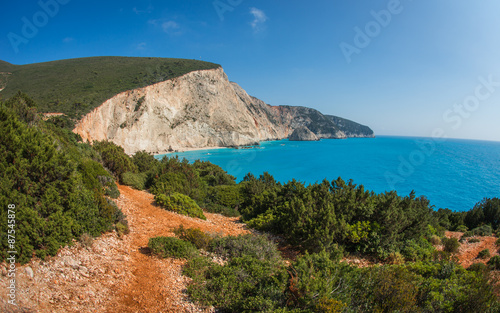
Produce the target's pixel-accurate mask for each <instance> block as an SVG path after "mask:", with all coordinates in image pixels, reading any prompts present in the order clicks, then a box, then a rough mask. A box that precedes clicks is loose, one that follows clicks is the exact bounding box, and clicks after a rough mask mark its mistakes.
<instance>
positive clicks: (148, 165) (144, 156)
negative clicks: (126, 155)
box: [132, 151, 160, 173]
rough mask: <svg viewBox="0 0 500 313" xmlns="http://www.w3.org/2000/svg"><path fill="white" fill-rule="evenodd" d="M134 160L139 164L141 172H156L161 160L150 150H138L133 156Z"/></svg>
mask: <svg viewBox="0 0 500 313" xmlns="http://www.w3.org/2000/svg"><path fill="white" fill-rule="evenodd" d="M132 162H134V164H135V166H137V170H138V171H139V173H146V172H154V171H155V170H156V169H157V167H158V165H159V163H160V162H159V161H158V160H157V159H156V158H155V157H154V155H152V154H151V153H149V152H146V151H138V152H136V153H135V154H134V155H133V156H132Z"/></svg>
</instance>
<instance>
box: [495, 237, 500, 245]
mask: <svg viewBox="0 0 500 313" xmlns="http://www.w3.org/2000/svg"><path fill="white" fill-rule="evenodd" d="M495 245H497V246H500V238H498V239H497V241H495Z"/></svg>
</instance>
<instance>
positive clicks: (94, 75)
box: [0, 57, 220, 118]
mask: <svg viewBox="0 0 500 313" xmlns="http://www.w3.org/2000/svg"><path fill="white" fill-rule="evenodd" d="M218 67H220V65H218V64H214V63H209V62H203V61H196V60H186V59H170V58H131V57H91V58H80V59H69V60H59V61H52V62H45V63H34V64H26V65H13V64H10V63H7V62H4V61H1V62H0V72H10V73H12V74H11V75H9V76H8V78H7V79H8V83H7V87H6V88H5V89H4V90H3V91H2V92H1V93H0V95H2V97H4V99H6V98H9V97H12V96H13V95H14V94H15V93H16V92H17V91H19V90H21V91H22V92H24V93H26V94H28V95H29V96H30V97H31V98H33V99H34V100H35V101H36V102H37V104H38V111H39V112H61V113H65V114H66V115H68V116H70V117H73V118H79V117H81V116H82V115H84V114H86V113H88V112H90V111H91V110H92V109H94V108H95V107H97V106H99V105H101V104H102V103H103V102H104V101H105V100H107V99H109V98H111V97H113V96H115V95H116V94H118V93H120V92H123V91H127V90H131V89H136V88H141V87H145V86H148V85H152V84H155V83H158V82H162V81H165V80H167V79H171V78H174V77H179V76H182V75H184V74H186V73H189V72H192V71H195V70H204V69H214V68H218Z"/></svg>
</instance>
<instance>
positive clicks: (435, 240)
mask: <svg viewBox="0 0 500 313" xmlns="http://www.w3.org/2000/svg"><path fill="white" fill-rule="evenodd" d="M429 242H430V243H431V244H432V245H433V246H439V245H440V244H441V238H439V236H436V235H432V237H431V239H429Z"/></svg>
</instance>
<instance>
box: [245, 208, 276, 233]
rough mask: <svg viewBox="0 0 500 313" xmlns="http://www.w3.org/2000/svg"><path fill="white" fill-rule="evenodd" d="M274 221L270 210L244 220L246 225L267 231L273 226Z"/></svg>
mask: <svg viewBox="0 0 500 313" xmlns="http://www.w3.org/2000/svg"><path fill="white" fill-rule="evenodd" d="M275 222H276V218H275V216H274V215H273V213H271V212H267V213H264V214H261V215H259V216H257V217H256V218H253V219H251V220H249V221H248V222H246V224H247V225H248V227H250V228H254V229H257V230H260V231H268V230H270V229H273V228H274V223H275Z"/></svg>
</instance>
